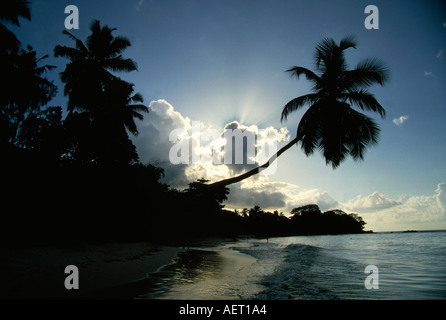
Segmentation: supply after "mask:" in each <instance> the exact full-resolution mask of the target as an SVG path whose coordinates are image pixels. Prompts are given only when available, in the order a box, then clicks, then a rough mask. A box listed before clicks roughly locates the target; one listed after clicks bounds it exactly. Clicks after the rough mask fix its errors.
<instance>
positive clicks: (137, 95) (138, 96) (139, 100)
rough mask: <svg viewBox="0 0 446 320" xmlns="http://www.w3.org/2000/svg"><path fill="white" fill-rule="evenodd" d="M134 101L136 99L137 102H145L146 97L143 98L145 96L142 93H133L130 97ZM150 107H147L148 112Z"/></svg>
mask: <svg viewBox="0 0 446 320" xmlns="http://www.w3.org/2000/svg"><path fill="white" fill-rule="evenodd" d="M130 99H131V100H132V101H135V102H144V99H143V97H142V94H141V93H135V94H134V95H133V97H131V98H130ZM148 110H149V109H148V108H147V112H148Z"/></svg>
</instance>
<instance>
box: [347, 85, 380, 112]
mask: <svg viewBox="0 0 446 320" xmlns="http://www.w3.org/2000/svg"><path fill="white" fill-rule="evenodd" d="M344 97H345V98H346V99H348V101H349V102H350V103H351V104H352V105H356V106H358V107H359V108H360V109H361V110H364V111H373V112H377V113H379V115H380V116H381V118H383V119H384V118H385V117H386V110H385V109H384V108H383V107H382V106H381V104H380V103H379V102H378V101H377V100H376V98H375V96H374V95H373V94H371V93H370V92H368V91H366V90H359V91H351V92H348V93H345V94H344Z"/></svg>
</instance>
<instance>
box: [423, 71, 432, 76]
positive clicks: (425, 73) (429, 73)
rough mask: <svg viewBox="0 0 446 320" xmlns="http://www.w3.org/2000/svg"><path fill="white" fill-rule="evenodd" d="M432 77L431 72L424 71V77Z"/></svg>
mask: <svg viewBox="0 0 446 320" xmlns="http://www.w3.org/2000/svg"><path fill="white" fill-rule="evenodd" d="M431 75H432V71H424V76H425V77H430V76H431Z"/></svg>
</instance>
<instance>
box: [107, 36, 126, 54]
mask: <svg viewBox="0 0 446 320" xmlns="http://www.w3.org/2000/svg"><path fill="white" fill-rule="evenodd" d="M130 46H131V44H130V40H129V39H128V38H127V37H123V36H116V37H114V39H113V40H112V42H111V43H110V48H109V49H110V55H114V56H116V55H118V54H120V53H121V52H122V51H123V50H124V49H126V48H128V47H130Z"/></svg>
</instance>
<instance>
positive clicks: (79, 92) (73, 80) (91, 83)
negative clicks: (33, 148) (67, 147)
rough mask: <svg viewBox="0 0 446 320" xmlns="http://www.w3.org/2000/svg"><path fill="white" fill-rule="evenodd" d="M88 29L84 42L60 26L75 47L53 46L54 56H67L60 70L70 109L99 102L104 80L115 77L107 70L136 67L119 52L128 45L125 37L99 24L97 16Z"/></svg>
mask: <svg viewBox="0 0 446 320" xmlns="http://www.w3.org/2000/svg"><path fill="white" fill-rule="evenodd" d="M90 30H91V34H90V35H89V36H88V37H87V41H86V43H85V44H84V43H83V42H82V41H81V40H79V39H78V38H76V37H75V36H74V35H72V34H71V33H70V32H68V31H66V30H64V31H63V33H64V34H65V35H67V36H68V37H69V38H70V39H72V40H74V41H75V47H74V48H72V47H67V46H61V45H57V46H56V47H55V48H54V55H55V56H56V57H65V58H68V59H70V60H71V61H70V63H68V64H67V66H66V68H65V71H63V72H62V73H61V80H62V81H63V82H65V90H64V94H65V95H67V96H68V98H69V100H68V111H69V112H70V113H71V112H72V111H73V110H75V109H77V110H79V111H92V110H93V109H95V108H97V107H98V105H100V103H101V100H100V98H101V93H102V91H103V88H104V85H105V82H107V81H110V80H112V79H114V78H115V76H114V75H113V74H112V73H111V71H115V72H130V71H134V70H136V69H137V66H136V62H134V61H133V60H132V59H124V58H123V56H122V52H123V51H124V50H125V49H126V48H127V47H129V46H130V41H129V40H128V39H127V38H126V37H122V36H116V37H115V36H114V35H113V31H115V30H116V29H115V28H109V27H108V26H103V27H101V25H100V22H99V21H98V20H94V21H93V22H92V24H91V26H90Z"/></svg>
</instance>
